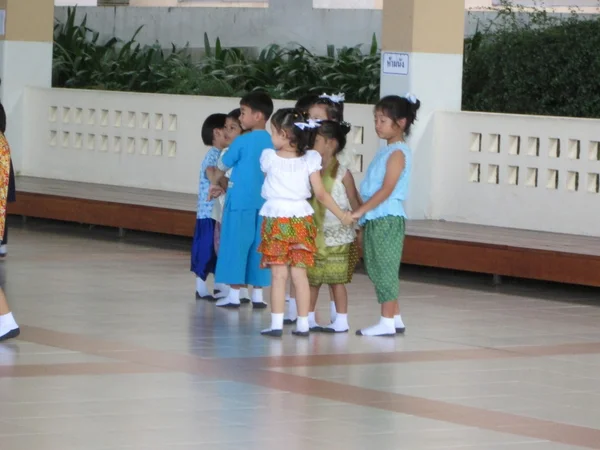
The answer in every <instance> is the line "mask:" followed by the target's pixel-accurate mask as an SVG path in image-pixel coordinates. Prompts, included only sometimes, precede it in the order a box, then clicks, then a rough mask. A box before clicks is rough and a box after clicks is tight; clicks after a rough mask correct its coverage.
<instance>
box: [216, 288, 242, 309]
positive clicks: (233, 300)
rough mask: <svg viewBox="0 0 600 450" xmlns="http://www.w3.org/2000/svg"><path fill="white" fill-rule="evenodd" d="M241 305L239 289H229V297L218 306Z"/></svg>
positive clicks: (218, 303) (223, 299)
mask: <svg viewBox="0 0 600 450" xmlns="http://www.w3.org/2000/svg"><path fill="white" fill-rule="evenodd" d="M230 304H231V305H239V304H240V290H239V289H229V294H228V295H227V297H224V298H222V299H220V300H219V301H218V302H217V303H216V305H217V306H225V305H230Z"/></svg>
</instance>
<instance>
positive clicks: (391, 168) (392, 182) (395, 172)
mask: <svg viewBox="0 0 600 450" xmlns="http://www.w3.org/2000/svg"><path fill="white" fill-rule="evenodd" d="M405 164H406V159H405V158H404V153H403V152H401V151H397V152H394V153H392V154H391V155H390V158H389V159H388V162H387V165H386V168H385V177H384V178H383V186H381V189H379V190H378V191H377V192H375V194H373V196H372V197H371V198H370V199H369V200H367V201H366V202H365V203H363V204H362V206H361V207H360V208H358V210H356V211H354V212H353V213H352V217H353V218H354V219H359V218H360V217H362V216H364V215H365V214H366V213H368V212H369V211H371V210H372V209H375V208H377V207H378V206H379V205H380V204H381V203H383V202H384V201H385V200H386V199H387V198H388V197H389V196H390V195H391V194H392V192H393V191H394V188H395V187H396V184H397V183H398V180H399V179H400V175H402V171H403V170H404V166H405Z"/></svg>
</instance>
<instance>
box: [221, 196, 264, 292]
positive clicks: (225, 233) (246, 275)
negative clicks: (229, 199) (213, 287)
mask: <svg viewBox="0 0 600 450" xmlns="http://www.w3.org/2000/svg"><path fill="white" fill-rule="evenodd" d="M261 226H262V217H261V216H259V215H258V210H257V209H244V210H232V209H230V208H229V206H228V205H227V204H226V205H225V210H224V211H223V222H222V223H221V243H220V246H219V258H218V259H217V270H216V273H215V280H216V281H217V283H225V284H230V285H231V284H249V285H251V286H256V287H267V286H270V285H271V269H261V268H260V259H261V254H260V253H258V246H259V245H260V241H261Z"/></svg>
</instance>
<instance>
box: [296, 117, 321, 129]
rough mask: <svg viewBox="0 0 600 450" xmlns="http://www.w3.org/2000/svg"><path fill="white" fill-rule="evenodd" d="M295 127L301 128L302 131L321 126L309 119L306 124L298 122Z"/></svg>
mask: <svg viewBox="0 0 600 450" xmlns="http://www.w3.org/2000/svg"><path fill="white" fill-rule="evenodd" d="M294 125H295V126H297V127H298V128H300V129H301V130H302V131H304V130H305V129H307V128H310V129H313V128H317V127H320V126H321V124H320V123H319V122H317V121H316V120H313V119H308V120H307V121H306V122H296V123H294Z"/></svg>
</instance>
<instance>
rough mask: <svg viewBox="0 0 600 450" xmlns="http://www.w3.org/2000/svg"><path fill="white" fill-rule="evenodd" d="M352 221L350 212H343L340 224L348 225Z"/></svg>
mask: <svg viewBox="0 0 600 450" xmlns="http://www.w3.org/2000/svg"><path fill="white" fill-rule="evenodd" d="M353 223H354V219H353V218H352V214H350V212H347V213H345V214H344V217H342V224H343V225H345V226H347V227H348V226H350V225H352V224H353Z"/></svg>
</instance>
